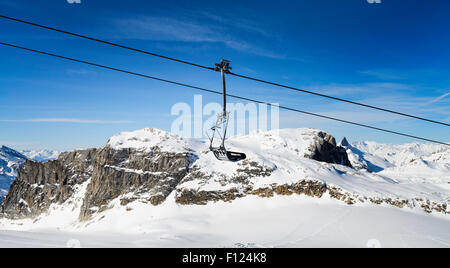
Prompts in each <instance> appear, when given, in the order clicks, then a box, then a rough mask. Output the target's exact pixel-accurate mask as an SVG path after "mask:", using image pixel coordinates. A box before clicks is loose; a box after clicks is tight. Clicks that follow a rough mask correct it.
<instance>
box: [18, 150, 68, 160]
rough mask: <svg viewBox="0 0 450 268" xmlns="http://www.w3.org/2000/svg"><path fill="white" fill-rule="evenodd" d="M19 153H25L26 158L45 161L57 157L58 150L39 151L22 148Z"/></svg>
mask: <svg viewBox="0 0 450 268" xmlns="http://www.w3.org/2000/svg"><path fill="white" fill-rule="evenodd" d="M21 153H22V154H23V155H25V156H26V157H27V158H28V159H30V160H33V161H37V162H46V161H49V160H55V159H57V158H58V156H59V154H60V152H59V151H52V150H41V151H33V150H23V151H21Z"/></svg>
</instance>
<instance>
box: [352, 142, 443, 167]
mask: <svg viewBox="0 0 450 268" xmlns="http://www.w3.org/2000/svg"><path fill="white" fill-rule="evenodd" d="M352 146H353V147H355V148H357V149H358V150H360V151H363V152H365V153H369V154H371V155H375V156H378V157H380V158H383V159H386V160H387V161H388V162H390V163H392V164H394V165H405V164H408V163H410V162H413V161H414V160H416V159H420V158H423V157H427V156H430V155H433V154H439V153H443V154H450V147H449V146H445V145H439V144H424V143H417V142H414V143H409V144H401V145H392V144H383V143H377V142H373V141H364V142H356V143H354V144H352Z"/></svg>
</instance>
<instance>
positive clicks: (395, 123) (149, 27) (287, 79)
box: [0, 0, 450, 150]
mask: <svg viewBox="0 0 450 268" xmlns="http://www.w3.org/2000/svg"><path fill="white" fill-rule="evenodd" d="M449 11H450V2H448V1H446V0H441V1H439V0H435V1H425V0H408V1H404V0H382V3H381V4H369V3H368V2H367V1H366V0H346V1H335V0H315V1H306V0H305V1H276V2H274V1H228V2H226V3H225V2H223V1H135V0H128V1H123V0H122V1H117V0H109V1H92V0H81V4H69V3H67V1H66V0H52V1H50V0H41V1H29V0H2V1H1V2H0V13H1V14H4V15H7V16H12V17H18V18H23V19H25V20H30V21H33V22H37V23H41V24H45V25H50V26H55V27H57V28H61V29H66V30H70V31H74V32H78V33H82V34H86V35H90V36H94V37H99V38H102V39H106V40H109V41H113V42H118V43H121V44H125V45H129V46H132V47H136V48H141V49H144V50H149V51H153V52H155V53H160V54H164V55H168V56H172V57H177V58H182V59H186V60H190V61H194V62H197V63H200V64H203V65H211V66H212V65H213V64H214V63H216V62H218V61H220V59H222V58H226V59H229V60H231V61H232V66H233V70H234V71H235V72H236V73H240V74H245V75H249V76H254V77H260V78H264V79H267V80H272V81H276V82H280V83H285V84H288V85H292V86H296V87H300V88H304V89H308V90H314V91H317V92H320V93H324V94H330V95H333V96H336V97H341V98H346V99H351V100H354V101H360V102H365V103H368V104H372V105H376V106H382V107H386V108H389V109H394V110H398V111H401V112H405V113H412V114H415V115H418V116H423V117H428V118H432V119H435V120H440V121H444V122H450V95H449V93H450V85H449V82H450V75H449V72H450V60H449V59H450V50H449V49H448V48H449V47H450V28H449V27H448V25H450V17H449V16H448V12H449ZM0 36H1V38H0V40H1V42H10V43H13V44H17V45H22V46H27V47H31V48H34V49H41V50H45V51H49V52H53V53H57V54H62V55H65V56H70V57H76V58H80V59H86V60H90V61H94V62H98V63H101V64H106V65H111V66H115V67H119V68H125V69H128V70H131V71H136V72H140V73H145V74H148V75H154V76H159V77H162V78H166V79H171V80H176V81H180V82H186V83H191V84H195V85H198V86H202V87H207V88H211V89H217V90H220V80H219V76H218V74H217V73H214V72H209V71H204V70H202V69H197V68H195V67H190V66H185V65H182V64H177V63H173V62H169V61H165V60H163V59H159V58H154V57H151V56H146V55H142V54H137V53H134V52H131V51H127V50H123V49H119V48H114V47H109V46H106V45H102V44H99V43H95V42H91V41H88V40H82V39H78V38H75V37H70V36H66V35H62V34H58V33H54V32H51V31H48V30H43V29H37V28H35V27H32V26H27V25H23V24H19V23H15V22H11V21H7V20H4V19H0ZM0 51H1V53H0V61H1V64H0V144H5V145H8V146H11V147H13V148H18V149H44V148H46V149H58V150H66V149H73V148H84V147H97V146H103V145H104V144H105V143H106V141H107V139H108V138H109V137H110V136H112V135H114V134H116V133H118V132H120V131H130V130H135V129H139V128H143V127H147V126H153V127H158V128H161V129H165V130H170V126H171V123H172V122H173V120H174V119H175V118H176V116H172V115H171V114H170V112H171V107H172V106H173V105H174V104H175V103H178V102H186V103H192V102H193V99H194V94H202V93H201V92H197V91H195V90H191V89H187V88H180V87H176V86H173V85H168V84H163V83H160V82H156V81H151V80H148V79H143V78H139V77H132V76H128V75H125V74H120V73H115V72H112V71H108V70H102V69H98V68H95V67H89V66H85V65H82V64H77V63H72V62H67V61H61V60H59V59H54V58H50V57H47V56H43V55H36V54H32V53H29V52H24V51H20V50H17V49H13V48H7V47H0ZM228 83H229V91H230V92H231V93H233V94H237V95H242V96H247V97H252V98H257V99H260V100H265V101H270V102H278V103H280V104H281V105H285V106H290V107H294V108H298V109H302V110H306V111H310V112H315V113H321V114H325V115H330V116H335V117H339V118H342V119H347V120H353V121H356V122H360V123H364V124H370V125H375V126H378V127H383V128H388V129H391V130H396V131H402V132H406V133H411V134H414V135H419V136H425V137H428V138H431V139H437V140H443V141H450V132H449V131H448V127H445V126H437V125H433V124H429V123H425V122H420V121H417V120H413V119H406V118H402V117H398V116H394V115H390V114H386V113H383V112H377V111H372V110H369V109H364V108H361V107H357V106H353V105H349V104H344V103H338V102H335V101H331V100H326V99H321V98H319V97H314V96H309V95H305V94H303V93H300V92H293V91H289V90H286V89H282V88H276V87H271V86H267V85H263V84H259V83H255V82H251V81H246V80H242V79H238V78H232V77H230V78H229V80H228ZM203 101H204V102H205V103H206V102H219V101H220V97H219V96H217V95H208V94H204V95H203ZM230 101H232V100H230ZM280 115H281V122H280V124H281V127H283V128H284V127H315V128H320V129H323V130H326V131H328V132H330V133H331V134H333V135H334V136H335V137H336V138H338V139H340V138H342V137H343V136H347V137H348V138H349V140H351V141H357V140H375V141H379V142H387V143H405V142H411V141H413V140H411V139H408V138H403V137H397V136H392V135H390V134H384V133H380V132H374V131H371V130H366V129H361V128H359V127H353V126H349V125H343V124H341V123H337V122H330V121H327V120H322V119H317V118H314V117H310V116H303V115H300V114H296V113H292V112H281V114H280Z"/></svg>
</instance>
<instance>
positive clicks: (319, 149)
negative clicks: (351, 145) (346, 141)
mask: <svg viewBox="0 0 450 268" xmlns="http://www.w3.org/2000/svg"><path fill="white" fill-rule="evenodd" d="M315 140H316V143H315V144H314V146H313V148H311V151H312V152H313V153H312V154H310V155H305V157H308V158H311V159H314V160H317V161H321V162H327V163H334V164H340V165H344V166H348V167H352V164H351V163H350V161H349V160H348V155H347V152H346V150H345V148H343V147H340V146H337V145H336V140H335V138H334V137H333V136H331V135H330V134H328V133H325V132H319V135H318V136H317V137H316V138H315Z"/></svg>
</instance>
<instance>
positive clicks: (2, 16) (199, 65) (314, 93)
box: [0, 14, 450, 127]
mask: <svg viewBox="0 0 450 268" xmlns="http://www.w3.org/2000/svg"><path fill="white" fill-rule="evenodd" d="M0 18H4V19H8V20H12V21H15V22H20V23H24V24H28V25H32V26H35V27H39V28H44V29H48V30H52V31H56V32H59V33H64V34H68V35H72V36H76V37H80V38H84V39H88V40H91V41H95V42H100V43H103V44H107V45H111V46H115V47H119V48H124V49H128V50H132V51H135V52H139V53H144V54H147V55H151V56H156V57H160V58H164V59H167V60H171V61H175V62H179V63H184V64H188V65H192V66H195V67H199V68H203V69H206V70H214V67H208V66H204V65H201V64H197V63H193V62H189V61H185V60H180V59H176V58H173V57H168V56H164V55H161V54H157V53H153V52H149V51H145V50H142V49H137V48H133V47H129V46H125V45H121V44H117V43H113V42H109V41H105V40H101V39H98V38H94V37H89V36H86V35H82V34H77V33H74V32H70V31H66V30H61V29H57V28H54V27H50V26H46V25H42V24H38V23H34V22H30V21H26V20H22V19H18V18H13V17H9V16H5V15H2V14H0ZM227 74H231V75H233V76H236V77H240V78H244V79H249V80H253V81H256V82H260V83H265V84H269V85H273V86H278V87H282V88H286V89H291V90H295V91H299V92H303V93H307V94H312V95H315V96H319V97H323V98H328V99H332V100H336V101H340V102H345V103H349V104H353V105H359V106H362V107H365V108H370V109H375V110H379V111H383V112H387V113H392V114H396V115H400V116H404V117H409V118H413V119H417V120H422V121H426V122H428V123H434V124H439V125H443V126H447V127H449V126H450V124H449V123H445V122H441V121H437V120H432V119H428V118H424V117H420V116H415V115H410V114H406V113H402V112H397V111H394V110H390V109H386V108H382V107H378V106H373V105H369V104H364V103H361V102H356V101H351V100H347V99H343V98H338V97H333V96H329V95H326V94H321V93H317V92H314V91H309V90H304V89H300V88H296V87H292V86H288V85H282V84H279V83H275V82H270V81H266V80H263V79H258V78H254V77H249V76H245V75H241V74H237V73H232V72H228V73H227Z"/></svg>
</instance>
